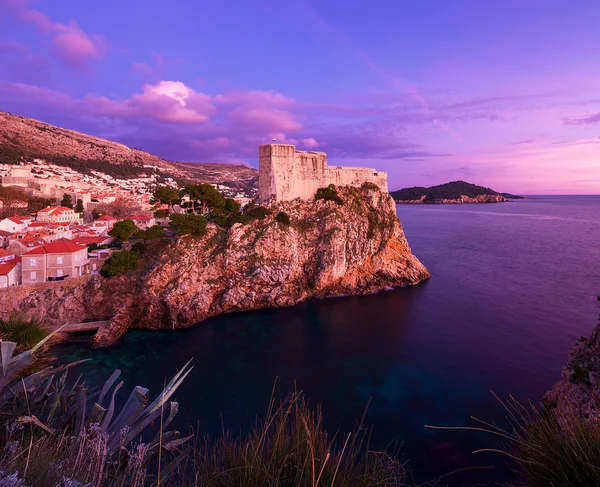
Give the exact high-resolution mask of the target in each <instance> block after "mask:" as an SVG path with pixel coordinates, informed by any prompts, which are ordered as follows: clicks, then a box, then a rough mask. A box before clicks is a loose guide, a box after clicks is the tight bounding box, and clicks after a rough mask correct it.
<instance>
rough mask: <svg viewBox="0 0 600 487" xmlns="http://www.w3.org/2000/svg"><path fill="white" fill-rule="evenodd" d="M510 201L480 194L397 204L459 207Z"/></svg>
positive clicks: (424, 197) (494, 195) (493, 195)
mask: <svg viewBox="0 0 600 487" xmlns="http://www.w3.org/2000/svg"><path fill="white" fill-rule="evenodd" d="M506 201H510V200H509V199H508V198H505V197H504V196H502V195H501V194H480V195H477V196H466V195H464V194H463V195H461V196H460V198H457V199H439V200H430V199H427V196H426V195H424V196H422V197H421V198H419V199H418V200H397V201H396V203H398V204H404V205H423V204H444V205H457V204H463V203H504V202H506Z"/></svg>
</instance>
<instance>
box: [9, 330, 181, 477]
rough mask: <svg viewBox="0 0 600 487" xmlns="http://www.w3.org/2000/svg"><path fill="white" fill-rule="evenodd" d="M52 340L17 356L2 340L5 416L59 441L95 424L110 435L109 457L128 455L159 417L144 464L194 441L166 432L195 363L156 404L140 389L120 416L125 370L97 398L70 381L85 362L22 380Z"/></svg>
mask: <svg viewBox="0 0 600 487" xmlns="http://www.w3.org/2000/svg"><path fill="white" fill-rule="evenodd" d="M58 331H60V329H59V330H57V332H58ZM55 333H56V332H55ZM51 337H52V335H49V336H48V337H46V338H45V339H43V340H42V341H40V342H39V343H38V344H37V345H35V346H34V347H33V348H31V349H30V350H27V351H25V352H23V353H20V354H18V355H16V356H14V357H13V353H14V351H15V349H16V347H17V344H16V343H14V342H9V341H2V340H0V359H1V361H2V375H1V376H0V412H2V414H3V416H8V417H9V418H13V419H14V418H17V421H18V423H21V424H29V425H31V430H32V431H34V430H35V431H37V432H39V433H40V434H42V435H55V436H57V437H58V436H59V435H64V434H65V432H70V434H71V435H72V436H73V437H75V438H78V437H79V436H80V435H83V434H84V432H85V431H86V429H87V428H89V427H90V426H92V427H93V428H95V429H96V430H98V431H99V433H100V434H103V435H105V436H106V438H107V441H106V449H107V453H108V456H109V457H111V456H113V455H114V454H115V453H116V452H117V451H119V452H121V451H127V447H128V446H129V445H130V444H132V442H133V441H134V440H136V439H138V438H140V436H141V435H142V433H143V432H144V430H145V429H146V428H147V426H148V425H150V424H151V423H152V422H154V421H156V420H158V419H159V418H160V420H161V429H160V432H159V433H158V434H157V435H156V437H155V438H154V439H152V441H150V442H149V443H146V445H145V449H144V452H145V453H144V459H143V463H144V464H145V465H147V464H148V463H149V462H150V461H151V460H152V459H153V458H155V457H156V456H157V455H158V454H159V451H160V449H161V448H162V449H166V450H169V451H173V450H175V449H177V448H178V447H179V446H180V445H182V444H183V443H185V442H186V441H187V440H188V439H189V437H187V438H179V432H177V431H166V428H167V427H168V426H169V424H170V423H171V421H172V420H173V418H174V417H175V415H176V414H177V411H178V408H179V404H178V403H177V402H175V401H170V398H171V397H172V396H173V394H174V393H175V391H176V390H177V388H178V387H179V386H180V385H181V384H182V382H183V381H184V380H185V378H186V377H187V375H188V374H189V373H190V371H191V370H192V368H193V367H192V366H191V365H190V363H191V360H190V361H189V362H187V363H186V364H185V365H184V366H183V367H182V368H181V370H180V371H179V372H178V373H177V374H176V375H175V376H174V377H173V378H172V379H171V381H170V382H169V383H168V384H167V386H166V387H165V388H164V390H163V391H162V392H161V393H160V394H159V395H158V396H157V397H156V399H154V401H152V402H150V395H149V391H148V389H146V388H144V387H140V386H136V387H134V388H133V390H132V391H131V394H130V395H129V397H128V399H127V401H126V402H125V404H124V406H123V407H122V408H121V409H120V411H118V412H117V411H116V410H115V397H116V394H117V392H118V391H119V390H120V389H121V388H122V387H123V381H120V382H118V383H117V380H118V379H119V377H120V375H121V371H120V370H115V371H114V372H113V374H112V375H111V376H110V377H109V378H108V380H107V381H106V383H105V384H104V386H103V387H102V389H101V390H100V392H97V393H94V394H89V392H88V390H87V387H86V386H85V384H84V383H82V382H81V381H80V380H81V377H80V378H79V379H77V380H76V381H75V383H74V384H71V385H70V384H69V383H68V381H67V373H68V371H69V369H71V368H72V367H74V366H75V365H77V364H80V363H82V362H85V360H83V361H78V362H72V363H69V364H66V365H61V366H58V367H53V366H48V367H46V368H44V369H42V370H40V371H39V372H36V373H34V374H31V375H28V376H25V377H21V374H22V373H23V372H24V370H25V369H26V368H27V367H29V366H30V365H31V364H32V363H34V362H35V360H36V356H35V353H36V351H38V350H39V349H40V348H41V347H42V346H43V345H44V344H45V343H46V342H47V341H48V340H49V339H50V338H51ZM9 421H10V419H9ZM165 431H166V432H165Z"/></svg>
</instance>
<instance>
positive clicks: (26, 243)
mask: <svg viewBox="0 0 600 487" xmlns="http://www.w3.org/2000/svg"><path fill="white" fill-rule="evenodd" d="M46 243H47V242H46V241H45V240H44V239H42V238H41V237H40V236H39V235H38V236H37V237H36V236H34V235H30V234H27V233H26V234H12V235H11V236H10V237H9V238H8V245H7V247H6V250H8V251H9V252H10V253H11V254H15V255H22V254H24V253H25V252H29V251H30V250H33V249H35V248H37V247H41V246H42V245H44V244H46Z"/></svg>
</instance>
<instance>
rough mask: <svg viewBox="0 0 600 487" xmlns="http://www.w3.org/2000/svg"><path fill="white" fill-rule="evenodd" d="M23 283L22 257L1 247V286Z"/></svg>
mask: <svg viewBox="0 0 600 487" xmlns="http://www.w3.org/2000/svg"><path fill="white" fill-rule="evenodd" d="M19 284H21V259H20V258H19V257H17V256H16V255H14V254H11V253H10V252H7V251H6V250H4V249H0V288H3V287H11V286H17V285H19Z"/></svg>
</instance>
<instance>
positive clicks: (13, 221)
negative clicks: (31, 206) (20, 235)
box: [0, 216, 27, 233]
mask: <svg viewBox="0 0 600 487" xmlns="http://www.w3.org/2000/svg"><path fill="white" fill-rule="evenodd" d="M26 228H27V223H26V222H25V221H23V220H21V219H20V218H19V217H17V216H9V217H8V218H5V219H4V220H0V230H4V231H5V232H9V233H15V232H22V231H24V230H25V229H26Z"/></svg>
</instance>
